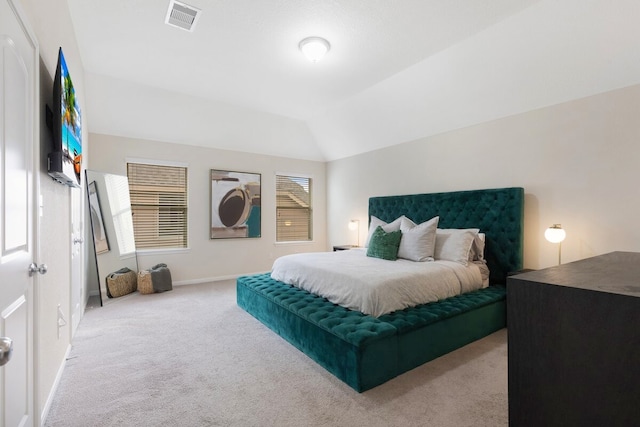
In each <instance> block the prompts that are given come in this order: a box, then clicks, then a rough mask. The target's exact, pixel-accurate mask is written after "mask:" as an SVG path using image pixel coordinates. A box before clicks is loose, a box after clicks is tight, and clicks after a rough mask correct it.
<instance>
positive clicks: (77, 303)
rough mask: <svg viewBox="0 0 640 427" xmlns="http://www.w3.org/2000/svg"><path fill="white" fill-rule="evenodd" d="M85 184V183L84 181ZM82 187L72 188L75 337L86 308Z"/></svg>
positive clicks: (72, 321) (72, 314)
mask: <svg viewBox="0 0 640 427" xmlns="http://www.w3.org/2000/svg"><path fill="white" fill-rule="evenodd" d="M83 185H84V183H83ZM83 200H84V198H83V197H82V189H81V188H72V189H71V336H70V337H69V340H71V338H73V336H74V335H75V333H76V329H77V328H78V324H80V319H81V318H82V310H83V308H84V299H85V296H84V292H85V286H84V284H83V280H82V278H83V276H84V274H83V273H84V271H83V270H84V263H83V259H84V257H83V252H84V248H83V246H84V245H83V243H84V239H83V233H82V217H83V209H82V206H83V203H82V201H83Z"/></svg>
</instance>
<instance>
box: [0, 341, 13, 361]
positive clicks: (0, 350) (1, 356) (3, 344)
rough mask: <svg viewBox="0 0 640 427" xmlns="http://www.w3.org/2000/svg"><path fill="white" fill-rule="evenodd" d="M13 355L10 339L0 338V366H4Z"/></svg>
mask: <svg viewBox="0 0 640 427" xmlns="http://www.w3.org/2000/svg"><path fill="white" fill-rule="evenodd" d="M12 353H13V341H11V338H7V337H0V366H4V365H6V364H7V363H9V360H11V354H12Z"/></svg>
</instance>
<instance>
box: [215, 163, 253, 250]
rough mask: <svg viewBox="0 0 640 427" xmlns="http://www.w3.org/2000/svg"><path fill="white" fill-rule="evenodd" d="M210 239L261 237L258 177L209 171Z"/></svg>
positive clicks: (242, 173)
mask: <svg viewBox="0 0 640 427" xmlns="http://www.w3.org/2000/svg"><path fill="white" fill-rule="evenodd" d="M210 178H211V192H210V195H211V203H210V206H211V220H210V236H209V237H210V238H211V239H233V238H257V237H260V178H261V176H260V174H259V173H247V172H233V171H225V170H218V169H212V170H211V176H210Z"/></svg>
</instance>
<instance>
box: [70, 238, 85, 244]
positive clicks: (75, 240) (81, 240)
mask: <svg viewBox="0 0 640 427" xmlns="http://www.w3.org/2000/svg"><path fill="white" fill-rule="evenodd" d="M82 242H84V239H83V238H82V237H80V238H78V237H75V238H74V239H73V243H82Z"/></svg>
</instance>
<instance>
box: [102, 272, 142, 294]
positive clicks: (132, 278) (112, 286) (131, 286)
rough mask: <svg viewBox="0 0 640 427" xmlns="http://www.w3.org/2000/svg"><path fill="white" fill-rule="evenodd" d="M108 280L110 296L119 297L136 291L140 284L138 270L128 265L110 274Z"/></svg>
mask: <svg viewBox="0 0 640 427" xmlns="http://www.w3.org/2000/svg"><path fill="white" fill-rule="evenodd" d="M106 282H107V296H108V297H109V298H118V297H121V296H123V295H127V294H130V293H132V292H135V291H136V289H137V286H138V285H137V277H136V272H135V271H132V270H130V269H128V268H126V267H125V268H121V269H120V270H118V271H115V272H113V273H111V274H109V275H108V276H107V279H106Z"/></svg>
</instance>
